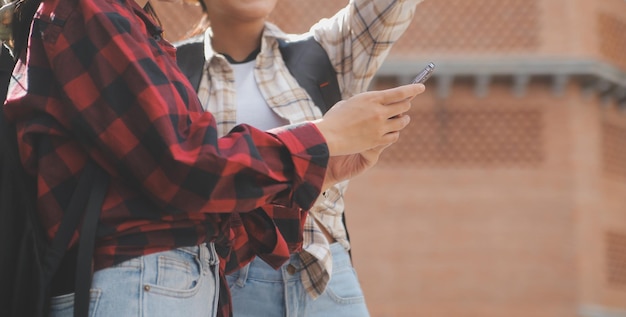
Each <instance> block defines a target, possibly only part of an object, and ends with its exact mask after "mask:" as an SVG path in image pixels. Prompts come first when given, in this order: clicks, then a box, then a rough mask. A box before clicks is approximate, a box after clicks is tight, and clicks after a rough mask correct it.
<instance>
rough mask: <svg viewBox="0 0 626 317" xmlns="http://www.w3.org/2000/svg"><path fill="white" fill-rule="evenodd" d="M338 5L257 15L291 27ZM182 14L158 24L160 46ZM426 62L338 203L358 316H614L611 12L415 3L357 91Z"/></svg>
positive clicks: (617, 184) (325, 2) (618, 187)
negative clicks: (420, 87) (387, 137)
mask: <svg viewBox="0 0 626 317" xmlns="http://www.w3.org/2000/svg"><path fill="white" fill-rule="evenodd" d="M345 4H346V1H338V0H318V1H303V0H291V1H279V4H278V8H277V10H276V11H275V14H273V16H272V20H273V21H274V22H275V23H276V24H278V25H279V26H281V27H282V28H283V29H284V30H286V31H289V32H293V33H299V32H304V31H306V30H307V29H308V27H309V26H310V25H311V24H313V23H314V22H315V21H317V20H318V19H320V18H322V17H329V16H331V15H332V14H334V12H336V11H337V10H338V9H340V8H341V7H343V6H344V5H345ZM161 6H163V5H161ZM190 8H191V7H190ZM185 10H188V11H189V12H188V15H187V13H185V14H180V12H181V11H180V10H178V9H176V10H167V9H166V10H164V11H165V13H160V15H161V18H162V20H163V22H164V24H166V30H168V31H167V32H169V33H166V35H167V36H169V38H170V39H172V40H176V39H177V38H180V37H182V36H183V34H184V30H185V28H188V27H189V21H191V20H193V19H190V18H189V17H192V16H193V17H197V15H198V13H197V10H195V9H193V8H191V9H185ZM169 12H175V13H176V14H170V13H169ZM185 12H186V11H185ZM430 61H432V62H434V63H435V64H437V70H436V74H435V75H434V77H433V78H431V79H430V81H429V82H428V83H427V92H426V93H424V94H423V95H422V96H420V97H418V98H416V100H415V101H414V105H413V108H412V110H411V111H410V115H411V118H412V122H411V124H410V126H409V128H407V129H408V130H406V131H405V132H403V133H402V136H401V140H400V141H399V142H398V143H396V144H395V145H393V146H392V147H390V148H389V149H388V150H387V151H386V152H385V153H384V154H383V156H382V158H381V162H380V163H379V165H377V166H376V167H375V168H374V169H373V170H371V171H369V172H368V173H366V174H365V175H362V176H359V177H358V178H356V179H355V180H353V181H352V182H351V185H350V189H349V193H348V197H347V200H348V202H347V206H348V207H347V221H348V224H349V228H350V234H351V238H352V241H353V252H352V254H353V259H354V264H355V267H356V269H357V272H358V274H359V278H360V280H361V283H362V286H363V288H364V291H365V296H366V300H367V302H368V305H369V307H370V310H371V313H372V316H374V317H388V316H424V317H425V316H428V317H434V316H445V317H457V316H458V317H468V316H477V317H496V316H497V317H501V316H507V317H511V316H524V317H572V316H584V317H622V316H626V1H624V0H594V1H588V0H425V1H424V2H423V3H422V4H421V5H420V6H418V12H417V14H416V16H415V19H414V22H413V23H412V25H411V27H410V28H409V30H408V31H407V32H406V33H405V35H404V36H403V37H402V38H401V40H400V41H399V42H398V43H397V45H396V46H395V47H394V49H393V50H392V52H391V54H390V55H389V57H388V59H387V62H386V63H385V64H384V65H383V67H382V69H381V70H380V71H379V73H378V75H377V77H376V79H375V80H374V82H373V83H372V89H380V88H387V87H393V86H395V85H399V84H402V83H407V82H409V81H410V79H411V78H412V77H413V76H414V75H415V74H416V73H417V72H418V71H419V70H420V69H421V68H422V67H424V66H425V65H426V64H427V63H428V62H430Z"/></svg>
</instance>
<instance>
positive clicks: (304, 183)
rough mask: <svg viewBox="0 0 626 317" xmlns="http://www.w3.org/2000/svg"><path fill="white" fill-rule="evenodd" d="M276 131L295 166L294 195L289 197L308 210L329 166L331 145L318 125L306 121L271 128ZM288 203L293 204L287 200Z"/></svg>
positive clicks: (319, 189)
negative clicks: (329, 145)
mask: <svg viewBox="0 0 626 317" xmlns="http://www.w3.org/2000/svg"><path fill="white" fill-rule="evenodd" d="M268 132H269V133H272V134H274V135H275V136H276V137H277V138H278V139H279V140H280V141H281V142H282V143H283V144H284V145H285V146H286V147H287V149H288V150H289V152H290V153H291V159H292V161H293V166H294V182H293V188H294V190H293V197H289V200H291V201H292V202H294V203H295V204H296V205H297V206H298V207H300V208H302V209H304V210H309V209H310V208H311V206H313V203H314V202H315V200H316V199H317V197H318V196H319V195H320V193H321V190H322V185H323V183H324V177H325V176H326V167H327V165H328V156H329V152H328V145H327V144H326V139H324V136H323V135H322V133H321V132H320V131H319V130H318V129H317V126H315V124H313V123H310V122H306V123H301V124H295V125H289V126H286V127H280V128H276V129H272V130H270V131H268ZM285 203H286V204H285V206H290V205H291V204H290V203H289V202H285Z"/></svg>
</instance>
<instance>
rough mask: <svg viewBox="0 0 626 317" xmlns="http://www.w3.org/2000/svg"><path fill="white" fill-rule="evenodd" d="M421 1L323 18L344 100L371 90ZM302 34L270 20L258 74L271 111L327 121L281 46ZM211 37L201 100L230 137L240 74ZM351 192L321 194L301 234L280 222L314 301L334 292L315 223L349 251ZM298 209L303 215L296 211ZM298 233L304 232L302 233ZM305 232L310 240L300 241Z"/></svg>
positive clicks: (352, 8) (385, 1) (355, 6)
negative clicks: (347, 196)
mask: <svg viewBox="0 0 626 317" xmlns="http://www.w3.org/2000/svg"><path fill="white" fill-rule="evenodd" d="M421 1H422V0H405V1H391V0H369V1H368V0H353V1H350V2H349V4H348V5H347V6H346V7H345V8H344V9H343V10H341V11H339V12H338V13H337V14H336V15H335V16H333V17H332V18H330V19H324V20H321V21H320V22H319V23H317V24H315V25H314V26H313V27H312V28H311V30H310V32H312V33H313V34H314V36H315V38H316V39H317V40H318V41H319V42H320V43H321V44H322V46H323V47H324V49H325V50H326V52H327V53H328V55H329V57H330V60H331V62H332V63H333V65H334V66H335V69H336V70H337V73H338V80H339V85H340V89H341V92H342V97H343V98H344V99H346V98H349V97H351V96H353V95H355V94H357V93H360V92H363V91H366V90H367V88H368V86H369V84H370V82H371V80H372V78H373V77H374V75H375V74H376V71H377V70H378V68H379V67H380V66H381V64H382V62H383V61H384V59H385V57H386V56H387V54H388V53H389V50H390V49H391V46H392V45H393V43H394V42H395V41H396V40H397V39H398V38H399V37H400V36H401V35H402V34H403V32H404V31H405V30H406V28H407V27H408V26H409V24H410V22H411V19H412V17H413V14H414V12H415V7H416V5H417V4H418V3H420V2H421ZM298 36H299V35H293V34H285V33H283V32H282V31H281V30H279V29H278V28H277V27H276V26H275V25H272V24H271V23H267V24H266V28H265V31H264V33H263V37H262V41H261V52H260V53H259V55H258V56H257V59H256V67H255V73H254V76H255V79H256V82H257V84H258V87H259V89H260V90H261V92H262V94H263V95H264V96H266V101H267V103H268V104H269V106H270V108H271V109H272V110H274V112H276V113H277V114H278V115H280V116H281V117H283V118H286V119H288V120H289V122H291V123H297V122H301V121H305V120H313V119H317V118H320V117H321V113H320V111H319V108H318V107H316V106H315V105H314V104H313V101H312V100H311V99H310V97H308V95H307V93H306V91H305V90H304V89H303V88H301V87H300V86H298V84H297V82H296V80H295V79H294V78H293V77H292V76H291V74H290V73H289V70H288V69H287V68H286V67H285V65H284V62H283V59H282V57H281V56H280V51H279V49H278V43H277V41H276V39H277V38H283V39H290V38H295V37H298ZM210 37H211V30H208V31H207V32H206V33H205V57H206V64H205V65H204V67H205V69H204V72H205V76H203V78H202V80H201V82H200V87H199V89H198V96H199V98H200V101H201V102H202V105H203V107H204V108H205V109H206V110H208V111H210V112H211V113H213V114H214V116H215V118H216V120H217V127H218V133H220V134H225V133H227V132H228V131H230V129H232V128H233V127H234V125H235V124H236V118H237V108H236V105H237V102H236V97H237V96H236V93H235V87H234V75H233V71H232V69H231V67H230V65H229V63H228V61H227V60H226V58H225V57H224V56H223V55H221V54H219V53H217V52H215V51H213V48H212V47H211V41H210ZM346 188H347V182H344V183H341V184H338V185H336V186H335V187H333V188H331V189H329V190H327V191H326V192H325V193H324V195H323V196H320V197H319V198H318V200H317V201H316V203H315V204H314V206H313V207H312V208H311V210H310V213H309V215H310V216H311V217H307V218H306V220H305V222H304V226H303V227H300V228H298V231H299V232H295V231H294V228H295V227H294V226H295V223H288V224H289V225H290V226H291V227H287V226H283V225H281V224H283V223H285V222H284V221H281V220H276V221H277V224H278V227H279V229H280V232H281V234H282V236H281V239H284V240H285V241H284V242H282V243H283V244H284V245H287V246H288V247H289V249H290V250H299V249H300V248H299V247H300V246H302V252H300V257H301V259H302V262H303V264H304V265H305V270H303V272H302V283H303V285H304V287H305V288H306V290H307V292H308V294H309V295H310V296H312V297H313V298H316V297H318V296H319V295H320V294H321V293H322V292H323V291H324V290H325V289H326V285H327V283H328V281H329V279H330V275H331V274H332V258H331V254H330V248H329V241H327V239H326V237H325V236H324V234H323V233H322V231H321V230H320V228H319V227H318V224H317V222H316V221H315V219H317V220H318V221H319V222H320V223H322V224H323V225H324V227H325V228H326V229H327V231H328V232H329V233H330V234H331V235H332V236H333V238H335V240H337V241H338V242H339V243H341V244H342V245H343V246H344V247H345V248H346V249H349V248H350V245H349V243H348V240H347V238H346V230H345V228H344V226H343V222H342V213H343V212H344V203H343V197H344V193H345V190H346ZM274 209H277V208H274ZM278 209H281V210H280V213H281V214H289V212H290V211H289V208H283V207H278ZM285 209H286V210H285ZM274 211H275V212H276V210H274ZM296 212H298V210H295V209H294V210H292V211H291V213H296ZM244 231H245V230H244ZM257 232H258V231H257ZM296 233H299V235H294V234H296ZM301 235H303V239H301V238H299V236H301ZM238 236H242V237H244V238H243V241H244V242H243V243H245V242H246V241H250V238H249V237H246V234H245V233H244V232H239V233H238ZM237 244H239V243H237ZM238 249H239V250H242V251H244V250H245V251H246V252H248V253H247V254H245V255H244V254H243V253H245V252H242V254H240V256H241V258H242V259H243V258H245V259H246V260H247V261H249V260H251V259H252V258H253V257H254V254H253V253H254V252H255V249H254V248H252V247H248V248H242V247H241V248H238ZM266 251H267V250H266ZM259 256H261V257H262V258H263V259H264V260H265V259H266V258H271V256H270V254H267V252H262V253H261V254H260V255H259Z"/></svg>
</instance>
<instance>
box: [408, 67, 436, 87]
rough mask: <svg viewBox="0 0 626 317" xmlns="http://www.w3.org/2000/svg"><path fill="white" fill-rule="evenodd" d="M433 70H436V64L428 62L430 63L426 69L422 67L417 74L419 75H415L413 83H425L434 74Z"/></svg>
mask: <svg viewBox="0 0 626 317" xmlns="http://www.w3.org/2000/svg"><path fill="white" fill-rule="evenodd" d="M433 71H435V64H434V63H428V65H426V67H424V69H422V71H421V72H420V73H419V74H417V76H415V78H414V79H413V81H412V82H411V84H423V83H425V82H426V80H428V78H430V76H431V75H432V74H433Z"/></svg>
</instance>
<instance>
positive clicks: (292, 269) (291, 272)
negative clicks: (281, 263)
mask: <svg viewBox="0 0 626 317" xmlns="http://www.w3.org/2000/svg"><path fill="white" fill-rule="evenodd" d="M287 273H289V275H294V274H295V273H296V267H295V266H293V264H289V265H287Z"/></svg>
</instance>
